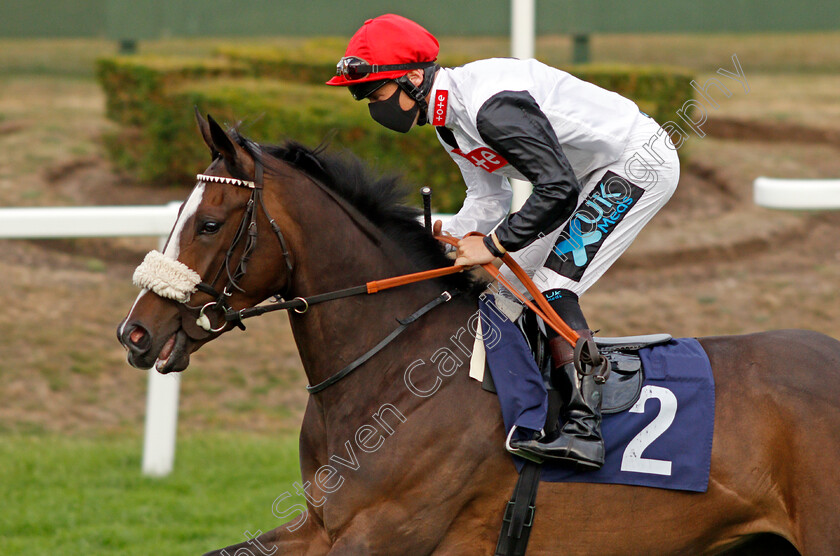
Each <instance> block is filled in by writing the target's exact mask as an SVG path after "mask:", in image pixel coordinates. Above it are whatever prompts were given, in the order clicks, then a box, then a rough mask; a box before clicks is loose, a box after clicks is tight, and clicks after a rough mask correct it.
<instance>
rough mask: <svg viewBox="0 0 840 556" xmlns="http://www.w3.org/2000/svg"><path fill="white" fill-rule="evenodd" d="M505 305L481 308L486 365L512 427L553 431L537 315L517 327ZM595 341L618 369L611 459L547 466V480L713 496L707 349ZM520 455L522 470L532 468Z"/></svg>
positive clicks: (487, 302) (608, 394) (652, 339)
mask: <svg viewBox="0 0 840 556" xmlns="http://www.w3.org/2000/svg"><path fill="white" fill-rule="evenodd" d="M507 303H508V304H510V303H511V302H509V301H508V302H507ZM504 305H505V303H503V302H502V301H500V302H499V303H497V302H496V298H495V297H494V296H490V295H485V296H482V298H481V300H480V302H479V308H480V311H481V325H482V333H483V337H484V349H485V352H486V367H487V369H489V371H490V372H489V374H490V375H491V376H492V382H493V385H494V388H495V390H496V391H497V393H498V395H499V402H500V405H501V411H502V418H503V420H504V423H505V429H506V430H507V431H510V430H511V429H512V428H513V427H514V425H516V426H518V427H525V428H530V429H533V430H539V429H541V428H543V426H544V425H546V417H547V414H548V407H547V403H546V400H547V398H548V395H547V380H546V379H545V378H544V373H543V371H541V370H540V368H539V367H538V364H537V361H540V363H541V365H542V369H544V370H547V369H548V368H550V363H548V362H547V361H546V359H547V358H546V357H545V356H544V355H542V354H540V353H539V349H537V353H536V354H535V353H532V347H534V348H538V346H539V345H540V344H544V343H545V342H544V340H545V338H544V337H543V338H540V335H541V334H543V335H544V330H542V331H540V330H539V326H538V320H537V319H536V318H535V317H534V315H533V314H529V313H528V312H525V313H524V314H523V315H522V316H520V317H519V318H518V319H517V320H516V321H515V322H514V321H513V320H511V318H510V317H511V316H513V315H510V316H509V315H508V314H507V313H509V311H507V312H506V311H504V310H502V309H501V308H500V307H502V308H504ZM526 337H527V339H526ZM596 342H603V343H599V345H598V347H599V348H600V351H601V353H602V355H603V356H604V357H605V359H606V361H607V362H608V364H609V366H610V369H611V371H612V372H611V373H609V379H608V380H607V382H606V384H605V385H604V390H603V394H604V395H603V400H604V401H603V407H602V413H603V414H604V415H603V421H602V425H601V428H602V434H603V437H604V443H605V445H606V461H605V463H604V466H603V467H602V468H601V469H600V470H598V471H576V470H575V469H574V468H571V467H568V466H564V465H562V464H557V463H554V462H552V461H550V460H547V461H546V462H544V463H543V466H542V472H541V477H540V478H541V480H543V481H552V482H564V481H568V482H591V483H615V484H627V485H638V486H648V487H658V488H665V489H675V490H687V491H694V492H705V491H706V489H707V487H708V479H709V469H710V464H711V448H712V432H713V429H714V409H715V398H714V381H713V378H712V372H711V366H710V364H709V359H708V357H707V355H706V353H705V351H703V348H702V347H701V346H700V344H699V342H697V340H695V339H693V338H681V339H672V338H671V337H670V336H669V335H667V334H660V335H654V336H642V337H631V338H615V339H603V340H599V339H597V338H596ZM485 382H487V381H485ZM561 413H562V412H561ZM513 457H514V462H515V464H516V466H517V469H521V467H522V464H523V463H524V461H523V460H522V459H520V458H518V457H516V456H513Z"/></svg>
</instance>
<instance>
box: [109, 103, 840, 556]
mask: <svg viewBox="0 0 840 556" xmlns="http://www.w3.org/2000/svg"><path fill="white" fill-rule="evenodd" d="M197 118H198V122H199V129H200V131H201V135H202V136H203V138H204V141H205V142H206V144H207V146H208V147H209V149H210V151H211V153H212V154H213V162H212V163H211V164H210V166H209V167H208V168H207V169H206V170H205V172H204V174H202V175H201V176H200V179H199V182H198V184H197V185H196V187H195V189H193V191H192V193H191V194H190V196H189V198H188V199H187V201H186V202H185V204H184V206H183V208H182V210H181V213H180V215H179V217H178V220H177V222H176V224H175V226H174V228H173V231H172V234H171V235H170V237H169V241H168V243H167V246H166V248H165V250H164V254H163V257H164V258H166V259H168V260H169V261H170V263H171V264H173V265H177V264H182V265H183V268H184V269H187V270H188V271H189V272H194V273H195V276H197V277H198V278H197V279H198V280H203V282H204V284H205V285H204V287H202V288H199V291H197V292H195V293H193V294H192V298H191V299H190V300H188V301H185V300H183V299H182V300H181V301H184V302H180V301H176V300H175V299H174V298H175V297H177V295H168V294H167V295H160V294H158V293H153V292H152V291H150V290H149V289H144V290H143V291H142V292H141V293H140V295H139V296H138V297H137V299H136V301H135V302H134V305H133V306H132V308H131V310H130V312H129V313H128V315H127V317H126V318H125V320H124V321H123V322H122V323H121V324H120V326H119V328H118V336H119V339H120V341H121V343H122V344H123V345H124V346H125V347H126V349H127V350H128V360H129V362H130V363H131V364H132V365H133V366H135V367H139V368H149V367H152V366H153V365H155V366H156V367H157V369H158V370H159V371H160V372H163V373H168V372H175V371H183V370H184V369H185V368H187V366H188V364H189V360H190V354H191V353H192V352H194V351H196V350H197V349H199V347H200V346H201V345H203V344H204V343H207V342H209V341H211V340H212V339H214V338H216V337H217V336H219V335H220V334H222V333H224V332H225V331H227V330H229V329H231V328H232V327H233V326H234V325H235V324H236V322H235V321H232V322H227V321H225V320H223V317H222V316H221V315H222V311H223V309H225V308H227V309H228V310H229V311H234V312H235V311H239V310H242V309H245V308H249V307H253V306H256V305H258V304H260V303H261V302H263V301H264V300H266V299H268V298H270V297H271V296H275V295H278V296H282V298H283V299H285V300H292V299H296V298H297V299H299V300H300V299H309V298H311V297H312V296H317V295H319V294H322V293H324V292H333V291H337V290H342V289H344V288H347V287H348V286H355V285H356V284H361V283H365V282H367V281H369V280H374V279H380V278H383V277H389V276H395V275H402V274H406V273H411V272H416V271H419V270H425V269H429V268H435V267H439V266H446V265H451V264H452V263H451V261H449V260H448V259H447V258H446V257H445V255H444V254H443V251H442V249H441V247H440V246H439V244H438V243H437V242H436V241H435V240H434V239H433V238H432V237H431V235H430V234H428V233H427V232H426V231H425V229H424V228H423V227H422V226H421V224H420V223H419V222H418V218H417V217H418V212H417V211H415V210H414V209H410V208H407V207H405V206H404V205H402V204H401V201H400V195H399V193H398V191H399V187H397V184H396V181H395V180H392V179H377V180H374V179H371V178H370V177H368V175H367V173H366V171H365V170H364V168H363V167H362V166H361V164H360V163H359V162H358V161H355V160H348V159H347V158H342V157H337V156H334V155H327V154H325V153H323V152H321V151H318V150H316V151H313V150H309V149H307V148H304V147H302V146H300V145H297V144H294V143H289V144H287V145H285V146H267V145H257V144H255V143H252V142H251V141H249V140H247V139H245V138H244V137H242V136H241V135H240V134H239V133H238V132H237V131H236V130H231V131H225V130H224V129H222V128H221V127H220V126H219V125H218V124H217V123H216V122H215V121H213V119H212V118H208V119H206V120H205V119H204V118H203V117H201V116H200V115H197ZM263 184H264V187H263ZM236 185H238V186H240V187H236ZM243 185H244V187H243ZM260 207H261V208H260ZM175 261H178V263H175ZM167 264H169V263H167ZM141 266H142V265H141ZM191 285H194V283H191ZM208 285H209V287H208ZM176 289H177V288H176ZM193 289H194V288H193ZM220 290H223V293H221V294H217V292H218V291H220ZM155 291H158V290H155ZM443 292H449V293H455V294H457V292H461V293H460V295H454V296H452V297H453V298H452V299H451V300H447V299H445V298H444V301H448V302H445V303H440V305H439V306H438V307H437V308H435V309H434V310H431V311H429V312H427V313H426V314H424V315H423V316H422V317H419V318H417V319H416V322H414V323H412V324H406V325H405V326H406V328H405V332H404V333H403V334H402V335H400V336H399V337H397V338H396V339H395V340H394V341H392V342H391V343H389V344H388V345H387V346H385V347H384V348H383V349H381V350H380V351H379V352H378V353H376V354H375V355H373V356H371V357H370V358H369V359H368V360H367V361H366V362H363V363H362V364H359V365H357V368H356V369H355V370H354V371H353V373H352V374H351V375H349V376H347V377H346V378H344V379H343V380H341V381H339V382H337V383H335V384H332V385H331V386H330V387H329V388H325V389H323V390H321V391H319V392H317V393H313V394H311V395H310V397H309V400H308V404H307V407H306V410H305V414H304V417H303V423H302V427H301V433H300V465H301V475H302V485H301V488H302V491H303V493H304V495H305V496H306V498H307V506H306V508H303V506H298V507H297V508H298V510H297V512H286V513H285V514H284V515H285V517H291V516H292V515H294V516H295V518H294V519H293V520H291V521H288V522H286V523H283V524H281V525H279V526H277V527H276V528H274V529H273V530H271V531H268V532H267V533H264V534H262V535H260V536H259V537H257V538H256V539H255V540H252V541H248V542H244V543H240V544H236V545H232V546H229V547H227V548H226V549H219V550H216V551H214V552H210V553H208V554H214V555H230V556H233V555H237V556H243V555H246V554H307V555H322V554H329V555H331V556H338V555H360V554H389V555H390V554H393V555H420V554H438V555H450V554H451V555H460V556H463V555H486V554H492V553H493V549H494V546H495V543H496V540H497V537H498V534H499V530H500V527H501V522H502V513H503V510H504V507H505V504H506V502H507V500H508V498H509V496H510V493H511V491H512V489H513V486H514V483H515V482H516V479H517V473H516V471H515V469H514V465H513V462H512V459H511V457H510V455H509V454H508V453H506V452H505V451H504V449H503V448H502V446H503V442H504V439H505V431H504V426H503V424H502V419H501V415H500V411H499V402H498V400H497V399H496V398H495V396H493V395H491V394H488V393H487V392H484V391H482V390H481V389H480V387H479V385H478V383H477V382H475V381H473V380H470V378H469V377H468V376H467V372H466V370H465V368H466V366H468V363H467V361H466V360H467V358H466V357H463V356H462V357H460V358H459V357H458V354H459V353H462V352H464V344H465V343H466V342H465V340H466V339H469V338H468V335H460V336H459V330H460V331H461V332H463V331H464V330H465V329H466V327H467V325H468V323H469V322H470V319H471V318H472V317H473V316H474V315H475V313H476V309H477V295H476V284H475V283H474V282H471V281H470V278H469V277H468V276H466V275H464V274H456V275H453V276H449V277H446V278H439V279H435V280H430V281H426V282H422V283H417V284H414V285H411V286H405V287H402V288H398V289H392V290H389V291H385V292H382V293H378V294H377V295H358V296H352V297H341V298H338V299H334V300H331V301H327V302H324V303H321V304H317V305H313V306H311V307H308V306H306V305H305V303H302V302H301V301H298V302H297V305H295V306H294V308H295V309H296V311H295V312H290V321H291V327H292V331H293V334H294V338H295V342H296V344H297V347H298V349H299V352H300V357H301V360H302V363H303V367H304V369H305V372H306V377H307V378H308V380H309V383H310V384H313V385H314V384H319V383H322V382H323V381H325V380H327V379H328V378H329V377H331V376H332V375H333V374H334V373H335V372H336V370H337V369H341V368H346V367H347V366H348V365H349V364H351V363H353V362H354V361H357V360H358V358H359V355H360V354H362V353H365V352H366V350H368V349H369V348H370V347H371V346H374V345H376V344H377V342H380V341H381V340H382V339H383V338H384V337H386V336H387V335H389V333H391V332H393V331H394V328H395V326H396V325H397V321H396V320H395V319H405V317H407V316H408V315H411V314H412V313H413V312H415V311H416V310H417V309H418V308H419V307H423V306H424V305H426V304H427V303H429V302H430V301H431V300H435V299H439V298H441V296H442V293H443ZM182 293H183V292H182ZM198 308H202V309H201V311H200V313H201V315H202V316H206V317H207V320H208V321H209V322H208V323H206V324H209V326H205V327H199V326H197V325H196V317H197V314H196V311H198ZM403 322H404V323H405V320H403ZM205 328H206V329H205ZM700 343H701V345H702V346H703V348H704V349H705V351H706V352H707V354H708V356H709V359H710V362H711V366H712V368H713V370H714V376H715V392H716V410H715V421H714V443H713V449H712V463H711V476H710V479H709V486H708V491H707V492H705V493H688V492H681V491H673V490H660V489H654V488H645V487H633V486H623V485H609V484H584V483H543V484H542V485H541V488H540V490H539V495H538V499H537V508H538V511H537V513H536V516H535V522H534V525H533V530H532V533H531V538H530V544H529V550H528V553H529V554H568V555H575V554H597V555H601V556H606V555H628V554H655V555H672V554H691V555H693V554H722V553H732V554H803V555H820V556H823V555H827V554H840V511H838V505H839V504H840V473H838V472H837V466H838V462H840V405H838V403H839V402H838V400H840V380H838V379H839V378H840V342H837V341H836V340H834V339H832V338H829V337H827V336H824V335H822V334H819V333H816V332H809V331H802V330H784V331H774V332H765V333H758V334H750V335H744V336H722V337H711V338H702V339H700ZM459 344H460V346H459ZM470 345H471V343H470ZM444 348H446V349H447V350H448V351H446V350H444ZM459 348H460V351H459ZM275 515H276V514H275Z"/></svg>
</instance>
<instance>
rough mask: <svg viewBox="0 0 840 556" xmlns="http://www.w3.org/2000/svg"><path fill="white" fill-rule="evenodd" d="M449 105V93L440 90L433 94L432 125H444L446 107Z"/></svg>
mask: <svg viewBox="0 0 840 556" xmlns="http://www.w3.org/2000/svg"><path fill="white" fill-rule="evenodd" d="M448 103H449V91H444V90H440V91H438V92H437V93H435V111H434V112H433V113H434V117H433V118H432V125H436V126H440V125H444V124H446V105H447V104H448Z"/></svg>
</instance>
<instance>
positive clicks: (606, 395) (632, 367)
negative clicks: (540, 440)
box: [482, 308, 672, 419]
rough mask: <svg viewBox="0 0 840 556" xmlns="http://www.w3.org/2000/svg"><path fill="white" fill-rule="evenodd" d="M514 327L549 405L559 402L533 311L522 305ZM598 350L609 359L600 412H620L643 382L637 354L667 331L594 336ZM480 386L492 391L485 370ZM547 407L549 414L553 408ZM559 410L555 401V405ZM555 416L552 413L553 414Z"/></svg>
mask: <svg viewBox="0 0 840 556" xmlns="http://www.w3.org/2000/svg"><path fill="white" fill-rule="evenodd" d="M514 323H515V324H516V327H517V328H518V329H519V330H520V332H522V335H523V337H524V338H525V341H526V342H527V344H528V347H529V348H530V350H531V354H532V355H533V357H534V361H535V362H536V364H537V368H538V369H540V371H541V373H542V376H543V380H544V381H545V384H546V387H547V389H548V392H549V407H550V408H551V409H554V407H552V406H554V405H557V404H559V400H554V399H553V398H555V397H556V391H555V390H554V389H553V387H552V384H551V367H552V365H551V359H550V356H549V351H548V336H547V335H546V330H545V325H544V324H543V322H542V320H541V319H540V318H538V317H537V315H536V314H534V312H533V311H531V310H529V309H527V308H525V309H524V310H523V311H522V312H521V314H519V316H518V317H516V318H515V319H514ZM594 340H595V344H596V345H597V346H598V351H599V352H600V353H601V355H602V356H604V357H605V358H606V359H607V360H608V361H609V370H610V372H609V374H608V376H607V381H606V383H605V384H604V385H603V387H602V401H601V412H602V413H604V414H612V413H621V412H622V411H626V410H628V409H630V408H631V407H633V404H635V403H636V401H638V399H639V395H640V394H641V391H642V383H643V382H644V369H643V368H642V361H641V358H640V357H639V350H640V349H642V348H646V347H650V346H655V345H659V344H665V343H668V342H669V341H671V340H672V337H671V335H670V334H648V335H642V336H625V337H618V338H608V337H598V336H595V337H594ZM482 388H484V390H487V391H489V392H493V393H496V387H495V385H494V384H493V377H492V375H491V374H490V373H489V372H485V373H484V378H483V381H482ZM551 409H550V410H549V418H551V416H552V413H554V412H553V411H551ZM557 409H558V410H559V405H558V407H557ZM555 419H556V417H555Z"/></svg>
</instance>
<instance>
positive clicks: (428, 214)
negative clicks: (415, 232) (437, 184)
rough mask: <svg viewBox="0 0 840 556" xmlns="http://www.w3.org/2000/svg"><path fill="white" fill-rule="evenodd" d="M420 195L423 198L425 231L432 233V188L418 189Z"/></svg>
mask: <svg viewBox="0 0 840 556" xmlns="http://www.w3.org/2000/svg"><path fill="white" fill-rule="evenodd" d="M420 194H421V195H422V196H423V219H424V221H425V223H426V230H427V231H428V232H429V233H432V188H431V187H422V188H420Z"/></svg>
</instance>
